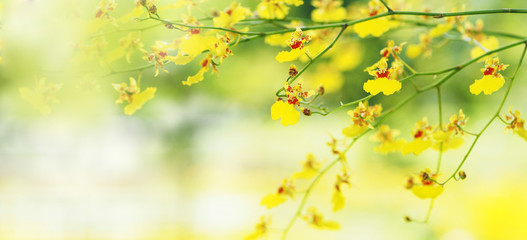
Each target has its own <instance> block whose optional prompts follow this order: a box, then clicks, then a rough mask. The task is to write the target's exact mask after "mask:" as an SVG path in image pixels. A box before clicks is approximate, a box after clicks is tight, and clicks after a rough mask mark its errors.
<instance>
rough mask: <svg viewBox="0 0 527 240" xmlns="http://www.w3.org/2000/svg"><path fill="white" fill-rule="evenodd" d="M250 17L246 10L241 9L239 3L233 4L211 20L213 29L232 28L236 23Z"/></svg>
mask: <svg viewBox="0 0 527 240" xmlns="http://www.w3.org/2000/svg"><path fill="white" fill-rule="evenodd" d="M249 15H251V11H250V10H249V9H248V8H244V7H242V5H241V4H240V3H237V2H233V3H232V4H231V6H230V7H229V8H227V9H226V10H225V11H221V12H220V13H219V16H218V17H215V18H213V19H212V20H213V22H214V26H215V27H222V28H233V27H234V25H236V23H238V22H239V21H241V20H243V19H245V17H247V16H249Z"/></svg>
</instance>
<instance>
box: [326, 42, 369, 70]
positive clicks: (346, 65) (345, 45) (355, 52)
mask: <svg viewBox="0 0 527 240" xmlns="http://www.w3.org/2000/svg"><path fill="white" fill-rule="evenodd" d="M334 49H335V50H332V51H330V52H328V55H329V56H330V57H331V62H330V65H331V66H334V67H335V68H336V69H338V70H340V71H349V70H352V69H354V68H355V67H356V66H357V65H359V63H361V60H362V54H363V51H364V50H363V47H361V45H360V44H359V43H358V42H356V41H346V40H344V41H343V42H341V41H338V42H337V44H335V47H334Z"/></svg>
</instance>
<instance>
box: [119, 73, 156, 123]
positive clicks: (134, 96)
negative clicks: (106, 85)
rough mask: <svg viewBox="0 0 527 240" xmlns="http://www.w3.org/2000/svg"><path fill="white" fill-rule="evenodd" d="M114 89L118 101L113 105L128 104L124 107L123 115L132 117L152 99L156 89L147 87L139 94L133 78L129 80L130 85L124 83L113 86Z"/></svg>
mask: <svg viewBox="0 0 527 240" xmlns="http://www.w3.org/2000/svg"><path fill="white" fill-rule="evenodd" d="M113 87H114V89H115V90H116V91H117V92H119V93H120V95H119V99H117V101H116V102H115V103H123V102H124V101H127V102H128V104H127V105H126V106H125V107H124V113H125V114H126V115H132V114H134V113H135V112H136V111H137V110H139V109H141V107H143V105H144V104H145V103H146V102H147V101H149V100H150V99H152V98H154V94H155V92H156V88H154V87H149V88H147V89H145V90H144V91H142V92H141V90H140V88H139V86H137V83H136V81H135V79H134V78H132V77H131V78H130V85H127V84H126V83H121V84H113Z"/></svg>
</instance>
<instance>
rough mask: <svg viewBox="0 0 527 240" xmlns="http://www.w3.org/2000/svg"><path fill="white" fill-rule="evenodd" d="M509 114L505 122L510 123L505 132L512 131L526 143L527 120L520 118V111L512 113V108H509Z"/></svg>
mask: <svg viewBox="0 0 527 240" xmlns="http://www.w3.org/2000/svg"><path fill="white" fill-rule="evenodd" d="M509 114H510V115H505V120H507V121H510V123H509V124H508V125H507V126H506V127H505V131H507V130H512V131H513V133H515V134H518V135H519V136H520V137H522V138H523V139H524V140H525V141H527V130H525V119H523V118H521V117H520V115H521V114H520V111H518V110H515V111H514V113H513V112H512V106H511V107H510V108H509Z"/></svg>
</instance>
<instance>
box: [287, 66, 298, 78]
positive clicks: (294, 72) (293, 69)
mask: <svg viewBox="0 0 527 240" xmlns="http://www.w3.org/2000/svg"><path fill="white" fill-rule="evenodd" d="M297 74H298V69H297V68H296V66H295V65H293V64H291V66H290V67H289V76H290V77H294V76H296V75H297Z"/></svg>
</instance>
